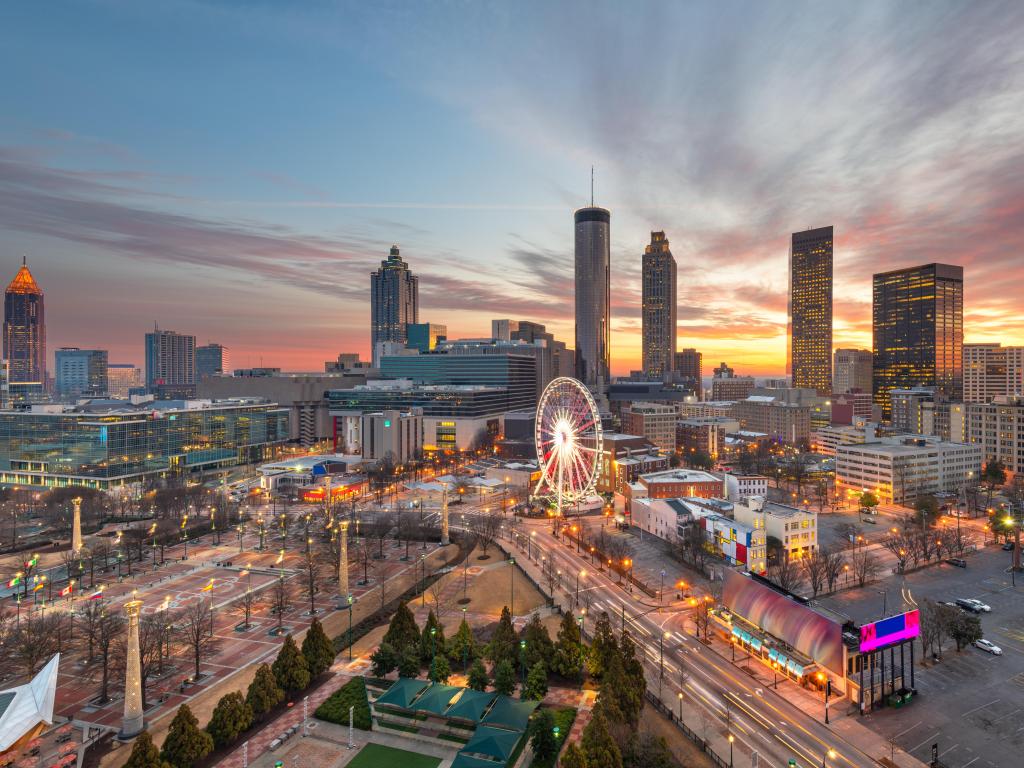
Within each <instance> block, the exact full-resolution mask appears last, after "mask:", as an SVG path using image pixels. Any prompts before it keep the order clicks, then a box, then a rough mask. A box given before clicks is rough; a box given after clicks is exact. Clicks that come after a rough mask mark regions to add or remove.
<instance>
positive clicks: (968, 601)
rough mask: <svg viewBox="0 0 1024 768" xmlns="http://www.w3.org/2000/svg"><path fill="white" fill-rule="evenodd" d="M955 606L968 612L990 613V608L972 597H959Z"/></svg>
mask: <svg viewBox="0 0 1024 768" xmlns="http://www.w3.org/2000/svg"><path fill="white" fill-rule="evenodd" d="M956 604H957V605H959V606H960V607H961V608H966V609H967V610H968V611H972V612H974V613H991V612H992V606H990V605H986V604H985V603H983V602H981V600H975V599H974V598H973V597H961V598H959V599H957V601H956Z"/></svg>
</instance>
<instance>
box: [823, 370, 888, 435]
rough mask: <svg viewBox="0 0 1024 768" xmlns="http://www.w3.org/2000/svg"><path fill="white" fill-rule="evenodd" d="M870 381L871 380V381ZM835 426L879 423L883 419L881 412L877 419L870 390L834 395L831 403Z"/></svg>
mask: <svg viewBox="0 0 1024 768" xmlns="http://www.w3.org/2000/svg"><path fill="white" fill-rule="evenodd" d="M869 381H870V380H869ZM830 406H831V416H832V421H831V423H832V424H833V425H843V424H853V423H855V422H857V421H878V420H880V419H881V418H882V412H881V410H879V411H878V414H877V418H876V417H875V416H876V414H875V407H874V402H873V401H872V399H871V392H870V390H868V391H866V392H862V391H860V390H859V389H858V390H855V391H853V392H840V393H836V394H833V395H832V400H831V402H830Z"/></svg>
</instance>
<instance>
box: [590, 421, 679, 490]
mask: <svg viewBox="0 0 1024 768" xmlns="http://www.w3.org/2000/svg"><path fill="white" fill-rule="evenodd" d="M601 442H602V446H601V455H600V457H599V459H598V468H597V492H598V493H620V494H621V493H625V488H626V486H627V485H628V484H629V483H632V482H635V481H636V480H637V478H639V477H640V475H642V474H646V473H648V472H657V471H659V470H663V469H668V457H667V456H662V455H661V454H659V453H658V449H657V447H656V446H655V445H654V444H653V443H652V442H651V441H650V440H648V439H647V438H646V437H644V436H642V435H625V434H622V433H620V432H605V433H604V434H603V435H602V440H601Z"/></svg>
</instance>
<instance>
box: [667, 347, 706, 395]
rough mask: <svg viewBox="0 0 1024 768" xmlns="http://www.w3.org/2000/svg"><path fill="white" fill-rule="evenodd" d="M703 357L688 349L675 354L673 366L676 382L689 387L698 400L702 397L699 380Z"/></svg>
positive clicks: (700, 380)
mask: <svg viewBox="0 0 1024 768" xmlns="http://www.w3.org/2000/svg"><path fill="white" fill-rule="evenodd" d="M702 364H703V355H702V354H701V353H700V352H698V351H697V350H696V349H693V348H688V349H684V350H682V351H680V352H676V359H675V364H674V366H673V368H674V370H675V374H676V380H677V381H681V382H683V383H684V384H687V385H689V386H690V387H691V388H692V389H693V392H694V394H695V395H697V397H698V398H702V397H703V396H704V384H703V379H702V378H701V371H702Z"/></svg>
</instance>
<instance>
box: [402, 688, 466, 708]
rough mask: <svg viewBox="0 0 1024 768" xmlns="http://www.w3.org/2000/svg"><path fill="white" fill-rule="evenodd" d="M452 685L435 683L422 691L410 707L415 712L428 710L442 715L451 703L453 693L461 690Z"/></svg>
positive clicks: (453, 696)
mask: <svg viewBox="0 0 1024 768" xmlns="http://www.w3.org/2000/svg"><path fill="white" fill-rule="evenodd" d="M461 690H462V689H461V688H458V687H457V686H454V685H441V684H439V683H435V684H434V685H432V686H430V687H429V688H427V690H425V691H424V692H423V695H422V696H420V697H419V698H418V699H416V703H415V704H414V705H413V706H412V707H411V708H412V709H415V710H416V711H417V712H429V713H430V714H432V715H443V714H444V713H445V710H446V709H448V707H449V706H450V705H451V703H452V699H454V698H455V695H456V694H457V693H458V692H459V691H461Z"/></svg>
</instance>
